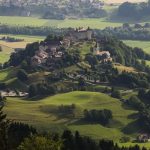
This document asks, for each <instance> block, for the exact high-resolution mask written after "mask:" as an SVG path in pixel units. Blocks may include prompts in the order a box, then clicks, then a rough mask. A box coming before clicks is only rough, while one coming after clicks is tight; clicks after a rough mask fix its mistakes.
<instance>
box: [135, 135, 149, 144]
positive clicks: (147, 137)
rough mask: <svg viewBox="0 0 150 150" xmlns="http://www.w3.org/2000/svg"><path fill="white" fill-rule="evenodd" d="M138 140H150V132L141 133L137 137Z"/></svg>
mask: <svg viewBox="0 0 150 150" xmlns="http://www.w3.org/2000/svg"><path fill="white" fill-rule="evenodd" d="M137 141H138V142H150V135H149V134H146V133H145V134H140V135H139V136H138V137H137Z"/></svg>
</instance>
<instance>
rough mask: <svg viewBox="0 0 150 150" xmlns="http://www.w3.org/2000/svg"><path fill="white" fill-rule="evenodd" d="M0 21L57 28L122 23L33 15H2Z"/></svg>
mask: <svg viewBox="0 0 150 150" xmlns="http://www.w3.org/2000/svg"><path fill="white" fill-rule="evenodd" d="M0 23H2V24H8V25H19V26H35V27H36V26H50V27H57V28H68V27H73V28H76V27H88V26H89V27H91V28H93V29H103V28H105V27H108V26H111V27H117V26H120V25H121V23H113V22H109V21H107V20H106V19H105V18H102V19H65V20H46V19H39V18H33V17H8V16H0Z"/></svg>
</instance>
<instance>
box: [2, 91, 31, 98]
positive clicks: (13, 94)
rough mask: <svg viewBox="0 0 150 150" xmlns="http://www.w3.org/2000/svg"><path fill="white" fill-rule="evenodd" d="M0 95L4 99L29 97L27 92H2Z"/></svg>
mask: <svg viewBox="0 0 150 150" xmlns="http://www.w3.org/2000/svg"><path fill="white" fill-rule="evenodd" d="M0 95H1V96H2V97H26V96H28V93H26V92H20V91H17V92H16V91H13V90H10V91H0Z"/></svg>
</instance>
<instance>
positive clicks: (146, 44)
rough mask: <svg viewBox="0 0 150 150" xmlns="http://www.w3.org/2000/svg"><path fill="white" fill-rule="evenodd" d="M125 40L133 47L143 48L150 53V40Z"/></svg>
mask: <svg viewBox="0 0 150 150" xmlns="http://www.w3.org/2000/svg"><path fill="white" fill-rule="evenodd" d="M123 42H124V43H125V44H127V45H128V46H131V47H139V48H142V49H143V50H144V51H145V52H147V53H149V54H150V41H134V40H124V41H123Z"/></svg>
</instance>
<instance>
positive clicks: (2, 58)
mask: <svg viewBox="0 0 150 150" xmlns="http://www.w3.org/2000/svg"><path fill="white" fill-rule="evenodd" d="M0 46H1V48H2V51H1V52H0V63H4V62H6V61H8V60H9V57H10V54H11V53H12V52H13V51H14V49H13V48H11V47H7V46H5V45H1V43H0Z"/></svg>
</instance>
